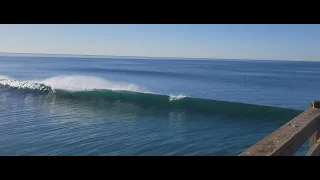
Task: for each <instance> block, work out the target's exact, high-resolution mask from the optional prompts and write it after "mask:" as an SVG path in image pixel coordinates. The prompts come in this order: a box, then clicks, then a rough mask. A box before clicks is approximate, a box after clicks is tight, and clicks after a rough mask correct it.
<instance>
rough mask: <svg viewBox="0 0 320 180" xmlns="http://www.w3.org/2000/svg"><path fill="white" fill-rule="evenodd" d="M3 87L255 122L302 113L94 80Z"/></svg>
mask: <svg viewBox="0 0 320 180" xmlns="http://www.w3.org/2000/svg"><path fill="white" fill-rule="evenodd" d="M6 78H8V77H6ZM0 86H2V87H6V88H11V89H23V90H28V91H33V92H34V91H35V92H45V93H48V94H50V96H55V97H56V98H57V97H58V98H62V99H64V100H68V99H69V100H75V99H76V100H77V103H78V102H87V101H96V102H99V103H102V101H104V102H109V103H110V102H123V103H131V104H134V105H135V106H139V107H140V108H155V109H162V110H175V111H184V112H190V113H197V114H214V115H223V116H233V117H249V118H254V119H266V120H269V119H285V120H289V119H291V118H293V117H294V116H296V115H298V114H299V113H301V112H302V111H299V110H294V109H285V108H278V107H270V106H260V105H253V104H244V103H235V102H226V101H216V100H209V99H199V98H192V97H185V96H184V95H181V94H180V95H162V94H154V93H150V92H148V91H147V90H146V89H144V88H141V87H139V86H138V85H135V84H128V83H117V82H112V81H107V80H104V79H101V78H97V77H90V76H89V77H88V76H56V77H52V78H48V79H45V80H31V81H17V80H12V79H4V77H2V80H0ZM102 106H103V105H102Z"/></svg>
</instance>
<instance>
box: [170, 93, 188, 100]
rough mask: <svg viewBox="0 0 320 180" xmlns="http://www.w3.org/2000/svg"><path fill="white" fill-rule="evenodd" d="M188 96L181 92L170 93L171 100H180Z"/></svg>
mask: <svg viewBox="0 0 320 180" xmlns="http://www.w3.org/2000/svg"><path fill="white" fill-rule="evenodd" d="M185 97H186V96H184V95H182V94H179V95H170V96H169V101H174V100H179V99H182V98H185Z"/></svg>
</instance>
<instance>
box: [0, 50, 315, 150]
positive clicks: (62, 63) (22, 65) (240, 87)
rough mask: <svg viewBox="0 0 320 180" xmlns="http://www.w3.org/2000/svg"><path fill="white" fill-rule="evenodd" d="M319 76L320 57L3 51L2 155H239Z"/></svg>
mask: <svg viewBox="0 0 320 180" xmlns="http://www.w3.org/2000/svg"><path fill="white" fill-rule="evenodd" d="M318 80H320V63H319V62H303V61H302V62H298V61H274V60H272V61H267V60H266V61H262V60H231V59H212V60H208V59H183V58H147V57H146V58H142V57H126V58H124V57H90V56H54V55H52V56H51V55H47V56H40V55H6V54H0V105H1V106H0V155H4V156H52V155H59V156H102V155H106V156H235V155H238V154H240V153H241V152H243V151H244V150H246V149H247V148H249V147H250V146H251V145H253V144H254V143H256V142H257V141H259V140H261V139H262V138H263V137H265V136H267V135H268V134H270V133H271V132H272V131H274V130H276V129H277V128H279V127H280V126H281V125H283V124H284V123H286V122H287V121H289V120H291V119H292V118H294V117H295V116H297V115H298V114H300V113H301V112H303V111H304V110H305V109H307V108H308V107H309V103H310V101H311V100H315V99H319V94H318V93H319V90H320V84H319V83H317V82H318ZM307 150H308V143H307V142H306V143H305V144H304V146H303V147H302V148H301V150H299V151H298V153H297V154H296V155H303V154H305V153H306V152H307Z"/></svg>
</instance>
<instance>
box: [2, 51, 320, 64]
mask: <svg viewBox="0 0 320 180" xmlns="http://www.w3.org/2000/svg"><path fill="white" fill-rule="evenodd" d="M0 56H24V57H25V56H30V57H69V58H72V57H74V58H76V57H86V58H118V59H132V58H136V59H161V60H166V59H167V60H231V61H234V60H242V61H282V62H286V61H288V62H290V61H294V62H320V61H312V60H304V61H302V60H274V59H241V58H238V59H237V58H201V57H151V56H119V55H88V54H46V53H16V52H14V53H12V52H0Z"/></svg>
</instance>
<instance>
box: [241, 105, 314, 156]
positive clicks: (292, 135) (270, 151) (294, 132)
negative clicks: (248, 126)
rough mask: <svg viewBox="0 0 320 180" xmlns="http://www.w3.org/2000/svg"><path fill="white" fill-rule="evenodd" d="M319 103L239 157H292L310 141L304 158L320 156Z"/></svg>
mask: <svg viewBox="0 0 320 180" xmlns="http://www.w3.org/2000/svg"><path fill="white" fill-rule="evenodd" d="M319 137H320V101H318V100H317V101H312V102H311V105H310V107H309V108H308V109H307V110H305V111H304V112H303V113H301V114H299V115H298V116H297V117H295V118H294V119H292V120H290V121H289V122H287V123H286V124H284V125H283V126H281V127H280V128H279V129H277V130H275V131H274V132H272V133H271V134H269V135H268V136H267V137H265V138H264V139H262V140H260V141H259V142H257V143H256V144H254V145H253V146H251V147H250V148H248V149H247V150H245V151H244V152H242V153H241V154H239V156H293V155H294V154H295V153H296V152H297V151H298V150H299V149H300V148H301V146H302V145H303V144H304V143H305V142H306V141H307V140H308V139H310V149H309V151H308V152H307V154H306V156H320V139H319Z"/></svg>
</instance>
